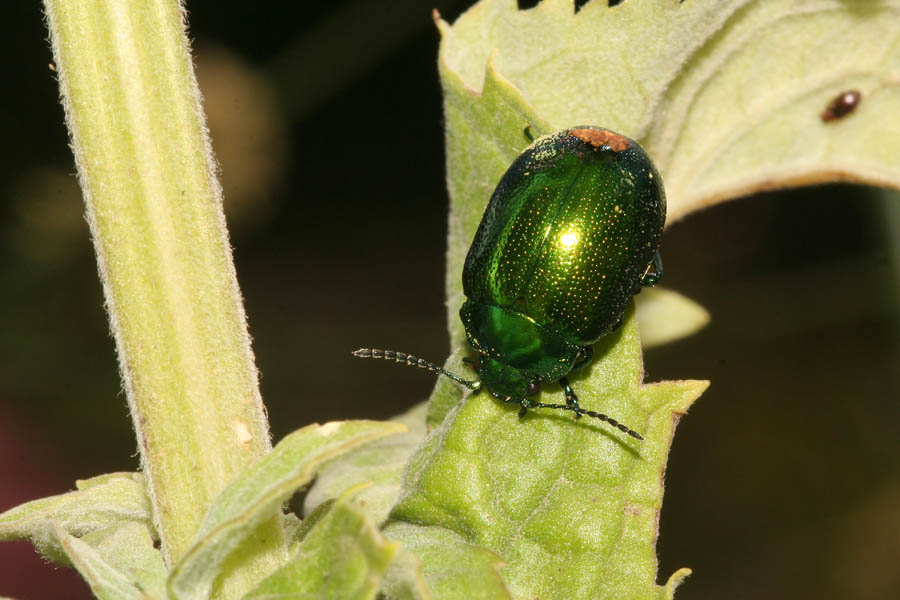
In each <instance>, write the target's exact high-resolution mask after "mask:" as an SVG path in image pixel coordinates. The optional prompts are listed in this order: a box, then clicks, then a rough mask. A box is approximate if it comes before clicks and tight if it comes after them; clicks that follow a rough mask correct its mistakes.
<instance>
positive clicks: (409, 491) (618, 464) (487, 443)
mask: <svg viewBox="0 0 900 600" xmlns="http://www.w3.org/2000/svg"><path fill="white" fill-rule="evenodd" d="M595 356H596V358H595V360H594V362H593V363H592V364H591V366H590V367H588V369H587V372H586V373H584V374H581V375H579V376H577V378H574V379H573V381H572V385H573V387H575V388H576V389H577V390H578V391H579V396H580V398H581V399H582V405H583V406H586V407H589V408H590V409H592V410H597V411H600V412H603V413H605V414H608V415H610V416H612V417H614V418H615V419H617V420H619V421H622V422H624V423H626V424H627V425H629V426H630V427H632V428H633V429H637V431H639V432H640V433H642V434H643V435H644V437H645V440H644V441H643V442H640V441H638V440H634V439H632V438H630V437H628V436H626V435H624V434H621V433H620V432H618V431H616V430H614V429H611V428H609V427H608V426H606V425H604V424H603V423H601V422H599V421H595V420H592V419H587V418H584V419H580V420H575V419H573V418H572V417H571V416H570V415H568V414H560V413H558V412H553V411H543V410H533V411H530V413H529V414H528V415H527V416H526V417H525V418H524V419H521V420H520V419H519V417H518V407H517V406H513V405H508V404H503V403H501V402H498V401H497V400H495V399H493V398H491V397H490V396H489V395H488V394H478V395H470V396H469V397H467V398H466V400H465V402H464V403H463V404H462V405H461V406H460V407H459V408H458V409H455V410H454V411H451V413H450V414H449V415H448V417H447V418H446V419H445V421H444V423H443V424H442V425H441V426H440V427H439V428H438V429H436V430H435V431H434V432H433V433H432V434H431V435H430V436H429V437H428V438H427V439H426V441H425V445H424V446H423V448H422V449H421V450H420V451H419V452H418V453H417V454H416V455H415V456H413V458H412V459H411V461H410V464H409V467H408V470H407V473H406V481H405V486H404V493H403V495H402V496H401V499H400V501H399V502H398V504H397V505H396V507H395V508H394V510H393V512H392V513H391V519H392V520H391V521H389V522H388V526H387V528H386V532H387V533H388V534H389V535H393V533H392V532H394V531H395V528H396V527H399V526H400V525H402V526H403V529H402V531H403V532H404V535H403V536H398V537H397V538H395V539H399V540H400V541H403V542H404V544H408V543H409V542H408V540H409V538H410V536H411V535H412V536H414V537H415V538H416V539H426V540H428V539H432V541H433V542H434V543H435V544H437V541H436V540H437V539H439V537H440V536H447V535H448V532H449V533H452V535H453V536H454V537H458V538H459V539H460V540H462V541H463V542H465V543H466V544H468V545H470V546H481V547H483V548H484V549H486V550H489V551H491V552H492V553H493V554H494V555H496V556H497V557H499V558H498V560H502V561H503V562H505V563H506V566H505V567H503V568H501V569H500V573H501V574H502V576H503V578H504V580H505V581H506V583H507V585H508V587H509V590H510V594H511V597H512V598H517V599H518V598H533V597H538V598H541V599H542V600H552V599H554V598H558V599H561V600H563V599H564V600H573V599H580V598H591V599H605V598H610V599H612V598H663V596H664V593H665V590H664V588H662V587H660V586H656V585H655V580H656V554H655V550H654V546H655V541H656V535H657V519H658V516H659V510H660V507H661V505H662V493H663V473H664V470H665V461H666V456H667V454H668V449H669V445H670V443H671V440H672V435H673V432H674V428H675V424H676V423H677V421H678V418H679V417H680V416H681V414H683V413H684V412H685V411H686V410H687V408H688V407H689V406H690V404H691V403H692V402H693V401H694V400H695V399H696V398H697V397H698V396H699V395H700V393H701V392H702V391H703V390H704V389H705V388H706V386H707V384H706V382H700V381H680V382H663V383H656V384H648V385H643V384H642V383H641V382H642V379H643V361H642V359H641V350H640V342H639V336H638V331H637V324H636V320H635V319H634V315H633V310H630V311H629V312H628V314H627V318H626V322H625V325H624V326H623V327H622V328H621V329H620V330H619V331H618V332H616V333H614V334H611V335H609V336H607V337H606V338H604V339H603V340H601V341H600V343H598V344H597V345H596V346H595ZM547 393H553V392H550V391H547V392H545V394H547ZM557 393H559V392H557ZM410 531H412V532H413V534H410V533H409V532H410ZM418 543H419V545H424V542H418ZM411 551H413V552H415V550H414V549H411ZM419 558H421V559H422V560H423V563H424V574H425V579H426V581H427V582H428V585H429V587H430V588H431V590H432V592H433V593H434V595H435V598H438V599H439V600H443V599H445V598H446V599H451V598H456V597H457V596H455V595H453V594H452V593H451V592H450V591H448V592H447V594H446V595H442V594H441V593H438V592H437V588H436V585H437V582H438V581H441V582H445V581H455V580H456V578H458V577H459V578H462V579H465V578H466V577H467V575H460V574H458V565H457V561H456V560H455V559H454V558H453V557H452V555H451V554H450V553H447V554H441V553H439V552H435V553H433V554H431V555H430V556H428V557H425V556H421V555H420V556H419ZM445 589H447V590H453V589H454V585H449V584H448V585H446V588H445ZM484 597H485V598H491V597H503V596H484Z"/></svg>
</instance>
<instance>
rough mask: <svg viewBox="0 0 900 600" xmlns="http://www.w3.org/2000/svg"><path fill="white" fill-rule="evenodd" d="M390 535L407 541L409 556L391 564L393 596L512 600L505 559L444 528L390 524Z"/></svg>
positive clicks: (412, 599) (417, 599)
mask: <svg viewBox="0 0 900 600" xmlns="http://www.w3.org/2000/svg"><path fill="white" fill-rule="evenodd" d="M385 535H387V536H388V538H390V539H393V540H397V541H400V542H402V543H403V547H404V548H405V549H406V550H408V553H406V555H405V557H404V560H402V561H400V562H399V563H398V564H396V565H395V566H393V567H391V571H392V572H391V573H389V574H388V578H387V580H386V582H385V592H386V593H387V595H388V597H390V598H392V599H394V600H406V599H409V600H431V599H432V598H435V599H439V600H511V596H510V594H509V591H508V590H507V589H506V585H505V584H504V582H503V579H502V578H501V577H500V574H499V573H498V569H499V568H500V567H501V566H503V560H502V559H501V558H500V557H499V556H497V555H496V554H495V553H494V552H492V551H491V550H489V549H487V548H484V547H482V546H479V545H477V544H472V543H470V542H467V541H466V539H465V538H463V537H462V536H460V535H458V534H456V533H454V532H452V531H450V530H448V529H444V528H442V527H419V526H416V525H411V524H409V523H403V522H397V521H395V522H391V523H390V524H388V526H387V527H386V528H385Z"/></svg>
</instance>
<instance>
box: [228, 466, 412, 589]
mask: <svg viewBox="0 0 900 600" xmlns="http://www.w3.org/2000/svg"><path fill="white" fill-rule="evenodd" d="M364 486H365V484H363V485H362V486H355V487H354V488H351V489H350V490H348V491H347V492H345V494H344V495H343V496H342V497H341V498H339V499H338V501H337V502H336V503H335V504H334V505H333V506H332V507H331V509H330V510H329V511H328V512H327V514H326V515H325V516H324V517H322V519H321V520H320V521H319V522H318V523H316V525H315V526H314V527H313V528H312V529H311V530H310V531H309V533H308V534H307V535H306V536H305V537H304V538H303V541H302V542H301V543H300V544H299V546H298V548H297V550H296V552H294V553H293V555H292V556H291V558H290V561H289V562H288V563H287V564H286V565H284V566H283V567H281V568H280V569H279V570H278V571H276V572H275V573H273V574H272V575H270V576H269V577H267V578H266V579H265V580H263V581H262V583H260V585H259V586H258V587H257V588H255V589H254V590H253V591H251V592H250V593H249V594H247V596H245V598H247V600H250V599H251V598H253V599H256V600H264V599H275V598H297V599H299V598H309V599H313V598H318V599H321V600H328V599H330V598H340V599H341V600H370V599H372V598H374V597H375V594H376V593H377V592H378V589H379V586H380V584H381V578H382V577H383V575H384V573H385V571H387V568H388V565H390V563H391V561H392V560H393V558H394V555H395V554H396V553H397V551H398V550H399V547H400V546H399V544H396V543H392V542H388V541H387V540H385V539H384V537H383V536H382V535H381V532H380V531H378V529H377V527H376V526H375V524H374V523H373V522H372V520H371V519H370V518H369V517H368V516H367V515H366V513H365V512H363V511H362V510H360V509H359V501H360V499H359V497H357V494H358V492H359V491H361V489H360V488H362V487H364Z"/></svg>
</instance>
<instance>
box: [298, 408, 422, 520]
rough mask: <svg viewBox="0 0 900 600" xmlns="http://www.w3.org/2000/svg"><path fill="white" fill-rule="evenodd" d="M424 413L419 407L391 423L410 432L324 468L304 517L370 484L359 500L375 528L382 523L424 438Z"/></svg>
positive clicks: (359, 450)
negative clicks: (346, 491)
mask: <svg viewBox="0 0 900 600" xmlns="http://www.w3.org/2000/svg"><path fill="white" fill-rule="evenodd" d="M425 409H426V405H425V404H419V405H417V406H415V407H413V408H412V409H410V410H409V411H408V412H406V413H404V414H402V415H400V416H398V417H396V418H394V419H392V421H393V422H395V423H400V424H402V425H404V426H406V427H408V428H409V431H404V432H402V433H398V434H396V435H391V436H388V437H385V438H384V439H381V440H378V441H376V442H372V443H371V444H366V445H365V446H364V447H361V448H359V449H358V450H354V451H353V452H348V453H347V454H345V455H344V456H341V457H340V458H336V459H334V460H333V461H330V462H329V463H328V464H327V465H325V466H324V467H323V468H322V470H321V471H320V473H319V475H318V477H316V482H315V484H314V485H313V486H312V487H311V488H310V490H309V492H308V493H307V494H306V498H305V499H304V502H303V506H304V514H306V515H312V513H313V510H314V509H315V508H316V507H318V506H321V505H322V503H323V502H325V501H327V500H328V499H329V498H337V497H338V496H340V495H341V494H343V493H344V491H345V490H347V489H349V488H351V487H352V486H355V485H358V484H361V483H371V484H372V485H369V486H368V487H366V488H365V489H362V490H360V491H359V493H358V495H357V500H358V503H359V506H360V508H361V510H363V511H364V512H365V513H366V514H367V515H368V516H369V517H370V518H371V519H372V520H373V521H374V522H375V523H376V524H379V525H380V524H381V523H383V522H384V520H385V519H386V518H387V515H388V512H390V510H391V507H392V506H393V505H394V502H396V500H397V496H398V495H399V494H400V482H401V476H402V474H403V468H404V466H405V465H406V461H407V460H409V456H410V455H411V454H412V453H413V451H414V450H415V449H416V447H417V446H418V445H419V444H421V443H422V439H423V438H424V437H425Z"/></svg>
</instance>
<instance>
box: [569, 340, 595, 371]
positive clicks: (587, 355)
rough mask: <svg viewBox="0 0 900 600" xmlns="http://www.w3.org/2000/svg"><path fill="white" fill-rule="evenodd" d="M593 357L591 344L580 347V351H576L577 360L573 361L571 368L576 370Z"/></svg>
mask: <svg viewBox="0 0 900 600" xmlns="http://www.w3.org/2000/svg"><path fill="white" fill-rule="evenodd" d="M593 358H594V347H593V346H584V347H583V348H582V349H581V352H579V353H578V360H576V361H575V364H574V365H572V370H573V371H577V370H578V369H580V368H582V367H583V366H585V365H587V364H588V363H589V362H591V360H593Z"/></svg>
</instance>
